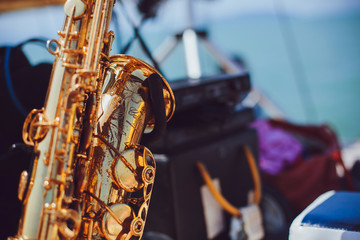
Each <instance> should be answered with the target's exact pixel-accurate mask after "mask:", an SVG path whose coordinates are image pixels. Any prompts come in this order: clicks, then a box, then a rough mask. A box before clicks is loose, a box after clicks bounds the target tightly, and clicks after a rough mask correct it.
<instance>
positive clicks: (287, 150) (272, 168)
mask: <svg viewBox="0 0 360 240" xmlns="http://www.w3.org/2000/svg"><path fill="white" fill-rule="evenodd" d="M251 126H252V127H253V128H255V129H256V130H257V132H258V137H259V148H260V149H259V151H260V153H259V165H260V169H261V170H262V171H264V172H265V173H268V174H272V175H276V174H278V173H280V172H281V171H282V170H283V169H284V168H285V167H286V166H289V165H292V164H293V163H294V162H295V160H296V159H297V157H298V156H299V155H300V154H301V152H302V150H303V147H302V145H301V143H300V142H299V141H298V140H296V139H295V138H294V137H293V136H291V135H290V134H289V133H287V132H285V131H284V130H282V129H279V128H274V127H272V126H271V125H270V124H269V122H267V121H266V120H257V121H255V122H254V123H252V124H251Z"/></svg>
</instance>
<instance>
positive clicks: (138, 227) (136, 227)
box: [134, 220, 143, 234]
mask: <svg viewBox="0 0 360 240" xmlns="http://www.w3.org/2000/svg"><path fill="white" fill-rule="evenodd" d="M142 228H143V224H142V222H141V221H140V220H137V221H136V222H135V223H134V231H135V232H136V233H137V234H139V233H141V232H142Z"/></svg>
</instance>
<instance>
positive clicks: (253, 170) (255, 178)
mask: <svg viewBox="0 0 360 240" xmlns="http://www.w3.org/2000/svg"><path fill="white" fill-rule="evenodd" d="M244 151H245V156H246V159H247V160H248V164H249V166H250V171H251V175H252V178H253V181H254V188H255V190H254V204H259V203H260V200H261V180H260V173H259V169H258V167H257V165H256V161H255V158H254V155H253V154H252V152H251V151H250V148H249V147H248V146H246V145H245V146H244Z"/></svg>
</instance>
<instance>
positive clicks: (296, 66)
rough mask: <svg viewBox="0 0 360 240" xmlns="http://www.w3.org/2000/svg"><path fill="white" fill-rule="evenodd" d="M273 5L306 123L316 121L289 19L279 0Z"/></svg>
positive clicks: (275, 0)
mask: <svg viewBox="0 0 360 240" xmlns="http://www.w3.org/2000/svg"><path fill="white" fill-rule="evenodd" d="M273 3H274V7H275V12H276V16H277V19H278V21H279V24H280V29H281V33H282V35H283V38H284V42H285V48H286V52H287V53H288V57H289V59H290V64H291V66H292V69H293V72H294V77H295V81H296V83H297V87H298V90H299V94H300V98H301V102H302V105H303V109H304V113H305V116H306V118H307V120H308V121H311V119H314V120H315V121H316V120H317V113H316V111H315V104H314V101H313V99H312V96H311V91H310V88H309V85H308V79H307V76H306V74H305V70H304V66H303V62H302V61H301V57H300V54H299V48H298V44H297V42H296V37H295V36H294V32H293V30H292V28H291V24H290V19H289V17H288V15H287V14H286V13H285V11H284V7H283V4H282V2H281V0H274V2H273ZM281 10H283V11H281Z"/></svg>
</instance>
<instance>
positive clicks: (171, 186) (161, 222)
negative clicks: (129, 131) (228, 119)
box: [145, 128, 257, 240]
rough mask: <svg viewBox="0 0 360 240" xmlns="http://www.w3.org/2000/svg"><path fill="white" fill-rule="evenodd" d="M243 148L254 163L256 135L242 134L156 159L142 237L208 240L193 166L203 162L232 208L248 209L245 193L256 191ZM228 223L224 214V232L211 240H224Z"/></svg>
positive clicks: (242, 131) (199, 182)
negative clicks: (150, 234) (246, 148)
mask: <svg viewBox="0 0 360 240" xmlns="http://www.w3.org/2000/svg"><path fill="white" fill-rule="evenodd" d="M244 145H247V146H249V147H250V149H251V150H252V152H253V153H254V155H255V157H256V158H257V155H256V153H257V134H256V131H255V130H253V129H249V128H243V129H239V130H236V131H233V132H232V133H231V134H228V135H227V136H222V137H219V138H217V139H214V140H213V141H211V142H210V143H209V142H208V143H207V144H199V145H198V144H195V146H193V147H190V148H188V149H183V150H182V151H180V152H176V153H174V154H172V153H168V154H155V159H156V163H157V173H156V178H155V184H154V189H153V194H152V199H151V203H150V208H149V213H148V219H147V223H146V228H145V232H151V233H161V234H165V235H167V236H169V237H171V238H172V239H177V240H185V239H186V240H191V239H194V240H199V239H208V237H207V230H206V223H205V216H204V206H203V202H202V201H203V199H202V195H201V190H200V189H201V188H202V186H204V181H203V179H202V177H201V175H200V172H199V170H198V169H197V167H196V164H195V163H196V161H201V162H202V163H203V164H204V165H205V166H206V168H207V169H208V171H209V173H210V175H211V176H212V178H213V179H215V178H216V179H218V180H219V182H220V188H221V192H222V194H223V196H224V197H225V198H226V199H227V200H228V201H229V202H230V203H232V204H233V205H235V206H237V207H241V206H245V205H247V199H248V192H249V191H250V190H252V189H253V186H254V185H253V181H252V176H251V172H250V169H249V166H248V163H247V160H246V158H245V155H244V152H243V146H244ZM230 217H231V216H230V214H228V213H225V212H223V223H222V224H223V226H224V227H223V229H222V230H221V231H220V232H219V234H218V235H217V236H216V238H215V239H228V231H229V222H230ZM145 236H146V234H145Z"/></svg>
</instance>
